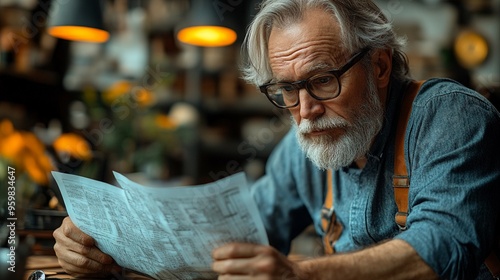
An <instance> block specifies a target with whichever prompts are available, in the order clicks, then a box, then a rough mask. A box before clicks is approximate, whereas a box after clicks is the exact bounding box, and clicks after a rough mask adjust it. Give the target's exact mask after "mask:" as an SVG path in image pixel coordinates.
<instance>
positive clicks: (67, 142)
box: [53, 133, 92, 160]
mask: <svg viewBox="0 0 500 280" xmlns="http://www.w3.org/2000/svg"><path fill="white" fill-rule="evenodd" d="M53 146H54V149H55V150H56V151H57V152H58V153H66V154H69V155H70V156H72V157H74V158H76V159H80V160H89V159H91V158H92V150H91V148H90V145H89V144H88V142H87V141H86V140H85V139H84V138H83V137H81V136H80V135H78V134H75V133H64V134H62V135H61V136H59V137H58V138H57V139H56V140H55V141H54V144H53Z"/></svg>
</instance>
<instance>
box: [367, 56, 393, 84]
mask: <svg viewBox="0 0 500 280" xmlns="http://www.w3.org/2000/svg"><path fill="white" fill-rule="evenodd" d="M372 67H373V70H374V71H373V75H374V76H375V77H374V78H375V83H376V84H377V88H379V89H380V88H386V87H387V86H388V85H389V81H390V78H391V72H392V51H391V50H389V49H380V50H377V51H375V52H374V53H373V54H372Z"/></svg>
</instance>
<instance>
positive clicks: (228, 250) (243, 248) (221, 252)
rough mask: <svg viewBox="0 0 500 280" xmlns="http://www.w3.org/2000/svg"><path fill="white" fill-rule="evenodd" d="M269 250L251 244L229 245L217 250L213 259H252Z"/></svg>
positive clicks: (213, 254) (265, 247) (213, 253)
mask: <svg viewBox="0 0 500 280" xmlns="http://www.w3.org/2000/svg"><path fill="white" fill-rule="evenodd" d="M267 248H269V247H267V246H262V245H256V244H250V243H229V244H226V245H223V246H221V247H219V248H216V249H215V250H214V251H213V252H212V257H213V258H214V259H216V260H224V259H233V258H250V257H253V256H255V255H257V254H258V253H259V251H265V250H266V249H267Z"/></svg>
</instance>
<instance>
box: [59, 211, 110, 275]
mask: <svg viewBox="0 0 500 280" xmlns="http://www.w3.org/2000/svg"><path fill="white" fill-rule="evenodd" d="M53 236H54V238H55V240H56V243H55V245H54V251H55V253H56V256H57V258H58V260H59V264H60V265H61V267H62V268H63V269H64V270H65V271H66V272H68V273H70V274H71V275H73V276H97V275H109V273H111V272H113V271H117V270H118V269H119V267H118V266H117V265H116V263H115V262H114V260H113V258H111V256H109V255H107V254H104V253H103V252H102V251H100V250H99V249H98V248H97V247H95V241H94V239H93V238H92V237H90V236H89V235H87V234H85V233H84V232H82V231H81V230H80V229H78V228H77V227H76V226H75V225H74V224H73V222H72V221H71V219H69V218H65V219H64V221H63V223H62V225H61V227H59V228H58V229H56V230H55V231H54V233H53Z"/></svg>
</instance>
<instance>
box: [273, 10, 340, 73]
mask: <svg viewBox="0 0 500 280" xmlns="http://www.w3.org/2000/svg"><path fill="white" fill-rule="evenodd" d="M347 55H349V54H346V51H345V48H344V45H343V44H342V36H341V32H340V26H339V24H338V22H337V20H336V19H335V18H334V17H333V16H332V15H331V14H329V13H327V12H325V11H322V10H317V9H313V10H310V11H308V12H306V13H304V15H303V17H302V18H300V19H299V20H297V21H294V22H289V23H288V25H286V26H280V25H275V26H274V27H273V28H272V29H271V32H270V35H269V43H268V57H269V62H270V64H271V68H272V69H273V72H276V71H277V70H280V69H281V68H286V67H290V66H291V65H293V66H294V67H297V68H300V69H301V71H300V72H307V71H314V70H315V68H320V69H322V68H335V66H338V65H341V64H342V63H344V62H345V57H346V56H347ZM308 69H310V70H308ZM277 72H282V71H277Z"/></svg>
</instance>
